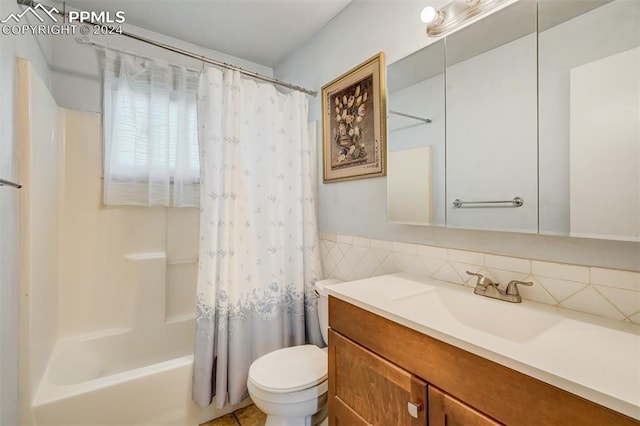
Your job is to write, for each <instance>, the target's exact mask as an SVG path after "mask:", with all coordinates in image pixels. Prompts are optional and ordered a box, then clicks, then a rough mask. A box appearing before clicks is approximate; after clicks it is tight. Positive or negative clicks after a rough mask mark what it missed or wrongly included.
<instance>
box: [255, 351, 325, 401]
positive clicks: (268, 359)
mask: <svg viewBox="0 0 640 426" xmlns="http://www.w3.org/2000/svg"><path fill="white" fill-rule="evenodd" d="M327 374H328V373H327V353H326V352H324V351H323V350H322V349H320V348H318V347H317V346H315V345H301V346H292V347H290V348H285V349H280V350H277V351H274V352H270V353H268V354H266V355H264V356H262V357H260V358H258V359H257V360H255V361H254V362H253V364H251V367H250V368H249V382H251V384H252V385H253V386H252V387H255V388H258V389H260V390H262V391H264V392H266V393H291V392H297V391H302V390H305V389H310V388H313V387H317V386H318V385H320V384H323V383H324V385H325V386H324V387H326V381H327Z"/></svg>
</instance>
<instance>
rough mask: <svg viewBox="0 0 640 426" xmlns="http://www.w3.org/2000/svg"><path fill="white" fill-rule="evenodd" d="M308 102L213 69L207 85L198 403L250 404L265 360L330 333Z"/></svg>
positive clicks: (202, 126)
mask: <svg viewBox="0 0 640 426" xmlns="http://www.w3.org/2000/svg"><path fill="white" fill-rule="evenodd" d="M307 120H308V101H307V98H306V96H305V95H304V94H302V93H300V92H293V93H290V94H282V93H279V92H278V91H276V89H275V88H274V87H273V86H271V85H268V84H258V83H256V82H255V81H253V80H244V79H242V78H241V76H240V73H238V72H237V71H231V70H225V71H220V70H217V69H209V70H207V72H206V73H203V75H202V77H201V79H200V89H199V93H198V123H199V124H198V133H199V142H200V154H201V157H200V164H201V186H200V188H201V190H200V200H201V201H200V204H201V206H200V210H201V214H200V261H199V271H198V290H197V293H198V301H197V318H196V319H197V333H196V348H195V361H194V376H193V399H194V401H195V402H196V403H198V404H199V405H201V406H206V405H209V404H210V403H211V402H212V399H213V403H214V404H215V406H216V407H219V408H220V407H222V406H224V405H225V404H226V403H231V404H235V403H238V402H240V401H242V400H243V399H244V398H246V397H247V396H248V392H247V374H248V370H249V366H250V365H251V362H252V361H253V360H255V359H256V358H258V357H259V356H261V355H263V354H265V353H267V352H270V351H273V350H276V349H280V348H283V347H287V346H292V345H299V344H304V343H305V341H306V342H310V343H315V344H320V343H321V342H322V337H321V334H320V327H319V325H318V320H317V314H316V299H315V297H314V296H313V293H312V285H313V282H314V281H315V279H316V278H317V277H319V276H320V274H321V270H320V258H319V254H318V235H317V225H316V213H315V199H314V191H313V188H314V176H313V167H314V165H315V160H314V158H315V146H312V145H311V143H310V138H309V132H308V124H307Z"/></svg>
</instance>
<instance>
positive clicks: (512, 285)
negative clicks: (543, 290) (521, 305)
mask: <svg viewBox="0 0 640 426" xmlns="http://www.w3.org/2000/svg"><path fill="white" fill-rule="evenodd" d="M518 284H521V285H526V286H528V287H531V286H532V285H533V283H532V282H531V281H518V280H511V281H509V284H507V291H506V293H507V294H511V295H514V296H515V295H520V292H519V291H518Z"/></svg>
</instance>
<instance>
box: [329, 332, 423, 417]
mask: <svg viewBox="0 0 640 426" xmlns="http://www.w3.org/2000/svg"><path fill="white" fill-rule="evenodd" d="M426 396H427V384H426V382H424V381H423V380H420V379H419V378H417V377H415V376H413V375H412V374H411V373H409V372H407V371H405V370H403V369H401V368H400V367H398V366H396V365H395V364H392V363H390V362H389V361H387V360H385V359H384V358H382V357H380V356H378V355H376V354H374V353H373V352H371V351H369V350H367V349H365V348H363V347H362V346H360V345H358V344H356V343H354V342H352V341H351V340H349V339H347V338H345V337H343V336H342V335H340V334H338V333H336V332H334V331H333V330H331V331H330V332H329V425H331V426H340V425H344V426H360V425H380V426H389V425H398V426H404V425H406V426H418V425H420V426H425V425H426V424H427V415H426V411H425V403H426ZM410 404H411V405H410ZM409 408H412V409H414V413H413V414H414V415H415V417H414V416H412V415H411V414H410V412H409Z"/></svg>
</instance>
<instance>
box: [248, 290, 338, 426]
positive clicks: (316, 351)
mask: <svg viewBox="0 0 640 426" xmlns="http://www.w3.org/2000/svg"><path fill="white" fill-rule="evenodd" d="M339 282H340V281H339V280H321V281H317V282H316V283H315V292H316V293H317V294H318V295H319V300H318V319H319V322H320V329H321V331H322V338H323V339H324V341H325V343H327V342H328V331H329V324H328V320H329V306H328V297H327V293H326V290H325V288H324V287H325V286H327V285H331V284H336V283H339ZM247 387H248V388H249V395H250V396H251V399H252V400H253V402H254V404H256V406H257V407H258V408H259V409H260V410H262V412H263V413H265V414H266V415H267V421H266V423H265V426H315V425H320V424H326V417H327V390H328V381H327V350H326V348H325V349H320V348H319V347H317V346H315V345H300V346H292V347H290V348H284V349H279V350H277V351H273V352H270V353H268V354H266V355H263V356H261V357H260V358H258V359H256V360H255V361H254V362H253V364H251V367H250V368H249V378H248V379H247ZM323 420H325V422H323Z"/></svg>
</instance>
